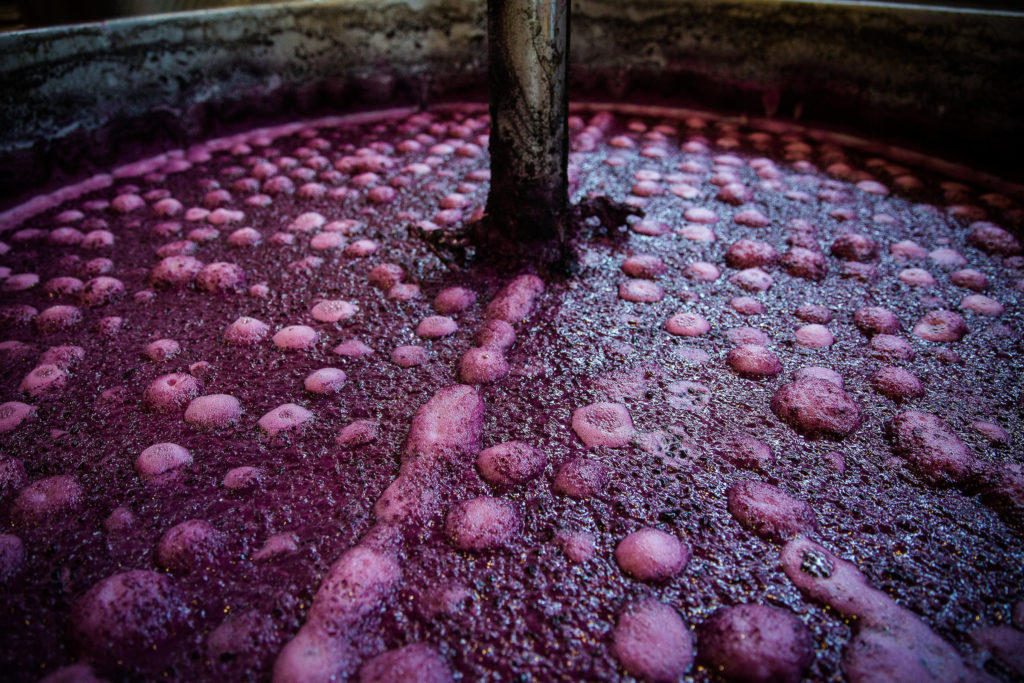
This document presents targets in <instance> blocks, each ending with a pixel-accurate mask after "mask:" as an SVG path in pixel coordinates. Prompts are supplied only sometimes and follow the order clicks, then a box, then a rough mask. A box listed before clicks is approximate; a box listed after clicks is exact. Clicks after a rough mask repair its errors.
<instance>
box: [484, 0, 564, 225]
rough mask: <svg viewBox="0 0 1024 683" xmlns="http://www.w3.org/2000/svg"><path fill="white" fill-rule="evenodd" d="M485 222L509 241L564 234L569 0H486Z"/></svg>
mask: <svg viewBox="0 0 1024 683" xmlns="http://www.w3.org/2000/svg"><path fill="white" fill-rule="evenodd" d="M487 36H488V57H489V65H488V79H489V81H488V82H489V87H490V112H491V136H490V153H491V190H490V194H489V195H488V197H487V214H488V218H489V220H490V222H491V225H492V226H493V227H494V228H496V229H497V231H498V232H499V234H500V235H501V236H503V237H505V238H507V239H508V240H510V241H513V242H518V243H523V242H532V241H539V240H552V239H558V240H559V241H560V242H561V241H564V237H565V231H566V220H567V217H568V203H569V194H568V175H567V166H568V154H569V128H568V119H569V94H568V77H567V76H568V56H569V0H488V2H487Z"/></svg>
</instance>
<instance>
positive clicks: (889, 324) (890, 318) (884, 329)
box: [853, 306, 900, 337]
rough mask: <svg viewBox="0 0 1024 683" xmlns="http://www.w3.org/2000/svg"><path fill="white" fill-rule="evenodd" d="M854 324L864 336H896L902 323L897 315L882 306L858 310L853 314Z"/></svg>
mask: <svg viewBox="0 0 1024 683" xmlns="http://www.w3.org/2000/svg"><path fill="white" fill-rule="evenodd" d="M853 322H854V323H855V324H856V325H857V328H858V329H859V330H860V331H861V332H863V333H864V334H866V335H868V336H869V337H870V336H873V335H876V334H896V333H897V332H899V331H900V321H899V319H898V318H897V317H896V314H895V313H893V312H892V311H890V310H889V309H887V308H882V307H881V306H865V307H864V308H858V309H857V310H856V311H855V312H854V314H853Z"/></svg>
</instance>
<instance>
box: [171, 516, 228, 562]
mask: <svg viewBox="0 0 1024 683" xmlns="http://www.w3.org/2000/svg"><path fill="white" fill-rule="evenodd" d="M220 546H221V535H220V533H219V532H218V531H217V530H216V529H214V528H213V525H211V524H210V523H209V522H207V521H206V520H201V519H191V520H188V521H185V522H182V523H180V524H177V525H175V526H173V527H171V528H170V529H168V530H167V531H165V532H164V534H163V536H161V537H160V541H159V542H158V543H157V546H156V561H157V564H159V565H160V566H161V567H163V568H165V569H168V570H170V571H172V572H175V573H180V574H187V573H189V572H191V571H195V570H197V569H199V568H201V567H202V566H203V565H204V564H206V563H208V562H211V561H213V559H214V556H215V555H216V554H217V552H218V551H219V550H220Z"/></svg>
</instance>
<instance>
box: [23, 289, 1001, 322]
mask: <svg viewBox="0 0 1024 683" xmlns="http://www.w3.org/2000/svg"><path fill="white" fill-rule="evenodd" d="M960 308H962V309H963V310H965V311H971V312H973V313H978V314H979V315H1002V314H1003V312H1004V311H1005V309H1004V308H1003V305H1002V304H1001V303H999V302H998V301H996V300H995V299H992V298H990V297H987V296H985V295H983V294H970V295H968V296H965V297H964V298H963V299H961V300H960ZM37 320H38V319H37Z"/></svg>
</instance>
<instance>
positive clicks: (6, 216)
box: [0, 102, 1024, 235]
mask: <svg viewBox="0 0 1024 683" xmlns="http://www.w3.org/2000/svg"><path fill="white" fill-rule="evenodd" d="M452 106H454V107H457V108H458V109H459V110H460V111H467V110H474V109H475V110H476V111H479V112H485V111H486V109H487V105H486V104H485V103H482V102H480V103H458V104H452V105H445V104H441V105H436V106H433V107H430V108H429V109H428V110H429V111H444V110H446V109H448V108H449V107H452ZM569 110H570V114H580V113H593V112H599V111H614V112H617V113H620V114H628V115H636V116H654V117H664V118H668V119H678V120H683V119H686V118H688V117H690V116H701V117H704V118H708V119H711V120H718V121H723V122H731V123H741V124H743V125H746V126H748V127H750V128H751V129H754V130H764V131H768V132H775V133H791V132H797V133H801V134H804V135H807V136H808V137H809V138H811V139H813V140H816V141H819V142H833V143H838V144H841V145H843V146H844V147H846V148H849V149H855V150H857V151H859V152H861V153H864V154H873V155H878V156H884V157H885V158H887V159H889V160H892V161H896V162H899V163H903V164H907V165H909V166H911V167H915V168H920V169H924V170H928V171H932V172H936V173H941V174H944V175H947V176H949V177H951V178H956V179H957V180H961V181H964V182H971V183H975V184H977V185H980V186H982V187H986V188H988V189H991V190H994V191H997V192H1000V193H1002V194H1005V195H1007V196H1009V197H1013V198H1015V199H1018V200H1021V201H1024V185H1022V184H1017V183H1011V182H1007V181H1005V180H1003V179H1002V178H999V177H997V176H993V175H991V174H987V173H983V172H979V171H977V170H975V169H972V168H970V167H969V166H964V165H962V164H955V163H951V162H949V161H946V160H944V159H941V158H938V157H933V156H928V155H926V154H922V153H920V152H916V151H914V150H908V149H905V148H902V147H896V146H893V145H888V144H885V143H882V142H878V141H877V140H871V139H867V138H863V137H858V136H854V135H849V134H845V133H837V132H834V131H827V130H823V129H820V128H811V127H807V126H804V125H801V124H799V123H791V122H785V123H783V122H779V121H775V120H772V119H765V118H749V117H746V116H727V115H721V114H716V113H714V112H709V111H705V110H700V109H688V108H679V107H660V106H657V105H653V106H651V105H636V104H624V103H621V102H574V103H572V104H570V106H569ZM417 111H421V109H419V108H417V107H399V108H393V109H381V110H373V111H368V112H361V113H358V114H348V115H341V116H326V117H320V118H315V119H303V120H299V121H295V122H292V123H290V124H287V125H283V126H276V127H268V128H255V129H249V130H246V131H244V132H241V133H238V134H236V135H231V136H225V137H221V138H216V139H212V140H205V141H203V142H202V143H201V145H202V146H204V147H209V148H211V149H224V148H229V147H231V146H233V145H234V144H235V143H236V142H241V141H244V139H245V138H247V137H249V136H252V135H256V134H259V135H268V136H269V137H270V138H271V139H274V138H276V137H279V136H283V135H289V134H292V133H294V132H295V131H298V130H301V129H302V128H306V127H310V126H312V127H321V126H328V127H331V126H341V125H352V124H357V123H364V122H367V121H381V120H387V119H394V118H400V117H404V116H409V115H411V114H413V113H415V112H417ZM187 153H188V152H187V150H172V151H170V152H167V153H162V154H158V155H155V156H152V157H148V158H144V159H131V160H128V159H126V160H123V161H125V163H124V164H122V165H121V166H118V167H116V168H113V169H111V170H110V171H109V172H108V173H97V174H95V175H92V176H90V177H88V178H86V179H84V180H80V181H79V182H76V183H73V184H70V185H65V186H64V187H61V188H60V189H57V190H54V191H52V192H49V193H44V194H38V195H36V196H34V197H32V198H31V199H29V200H27V201H25V202H23V203H20V204H17V205H15V206H13V207H11V208H9V209H7V210H6V211H2V212H0V235H3V234H4V233H6V232H10V231H11V230H14V229H16V228H17V227H19V226H20V225H21V224H22V223H24V222H25V221H26V220H28V219H30V218H32V217H33V216H36V215H38V214H40V213H42V212H44V211H47V210H48V209H50V208H53V206H56V205H57V204H60V203H63V202H65V201H70V200H74V199H77V198H78V197H80V196H82V195H84V194H86V193H88V192H92V191H95V190H99V189H103V188H106V187H110V186H111V185H113V184H114V183H115V182H116V181H118V180H127V179H130V178H132V177H136V176H139V175H142V174H144V173H146V172H148V171H149V170H151V169H152V168H157V167H159V166H161V165H163V164H164V163H165V162H166V161H168V160H169V159H170V158H172V157H185V156H187Z"/></svg>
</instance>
